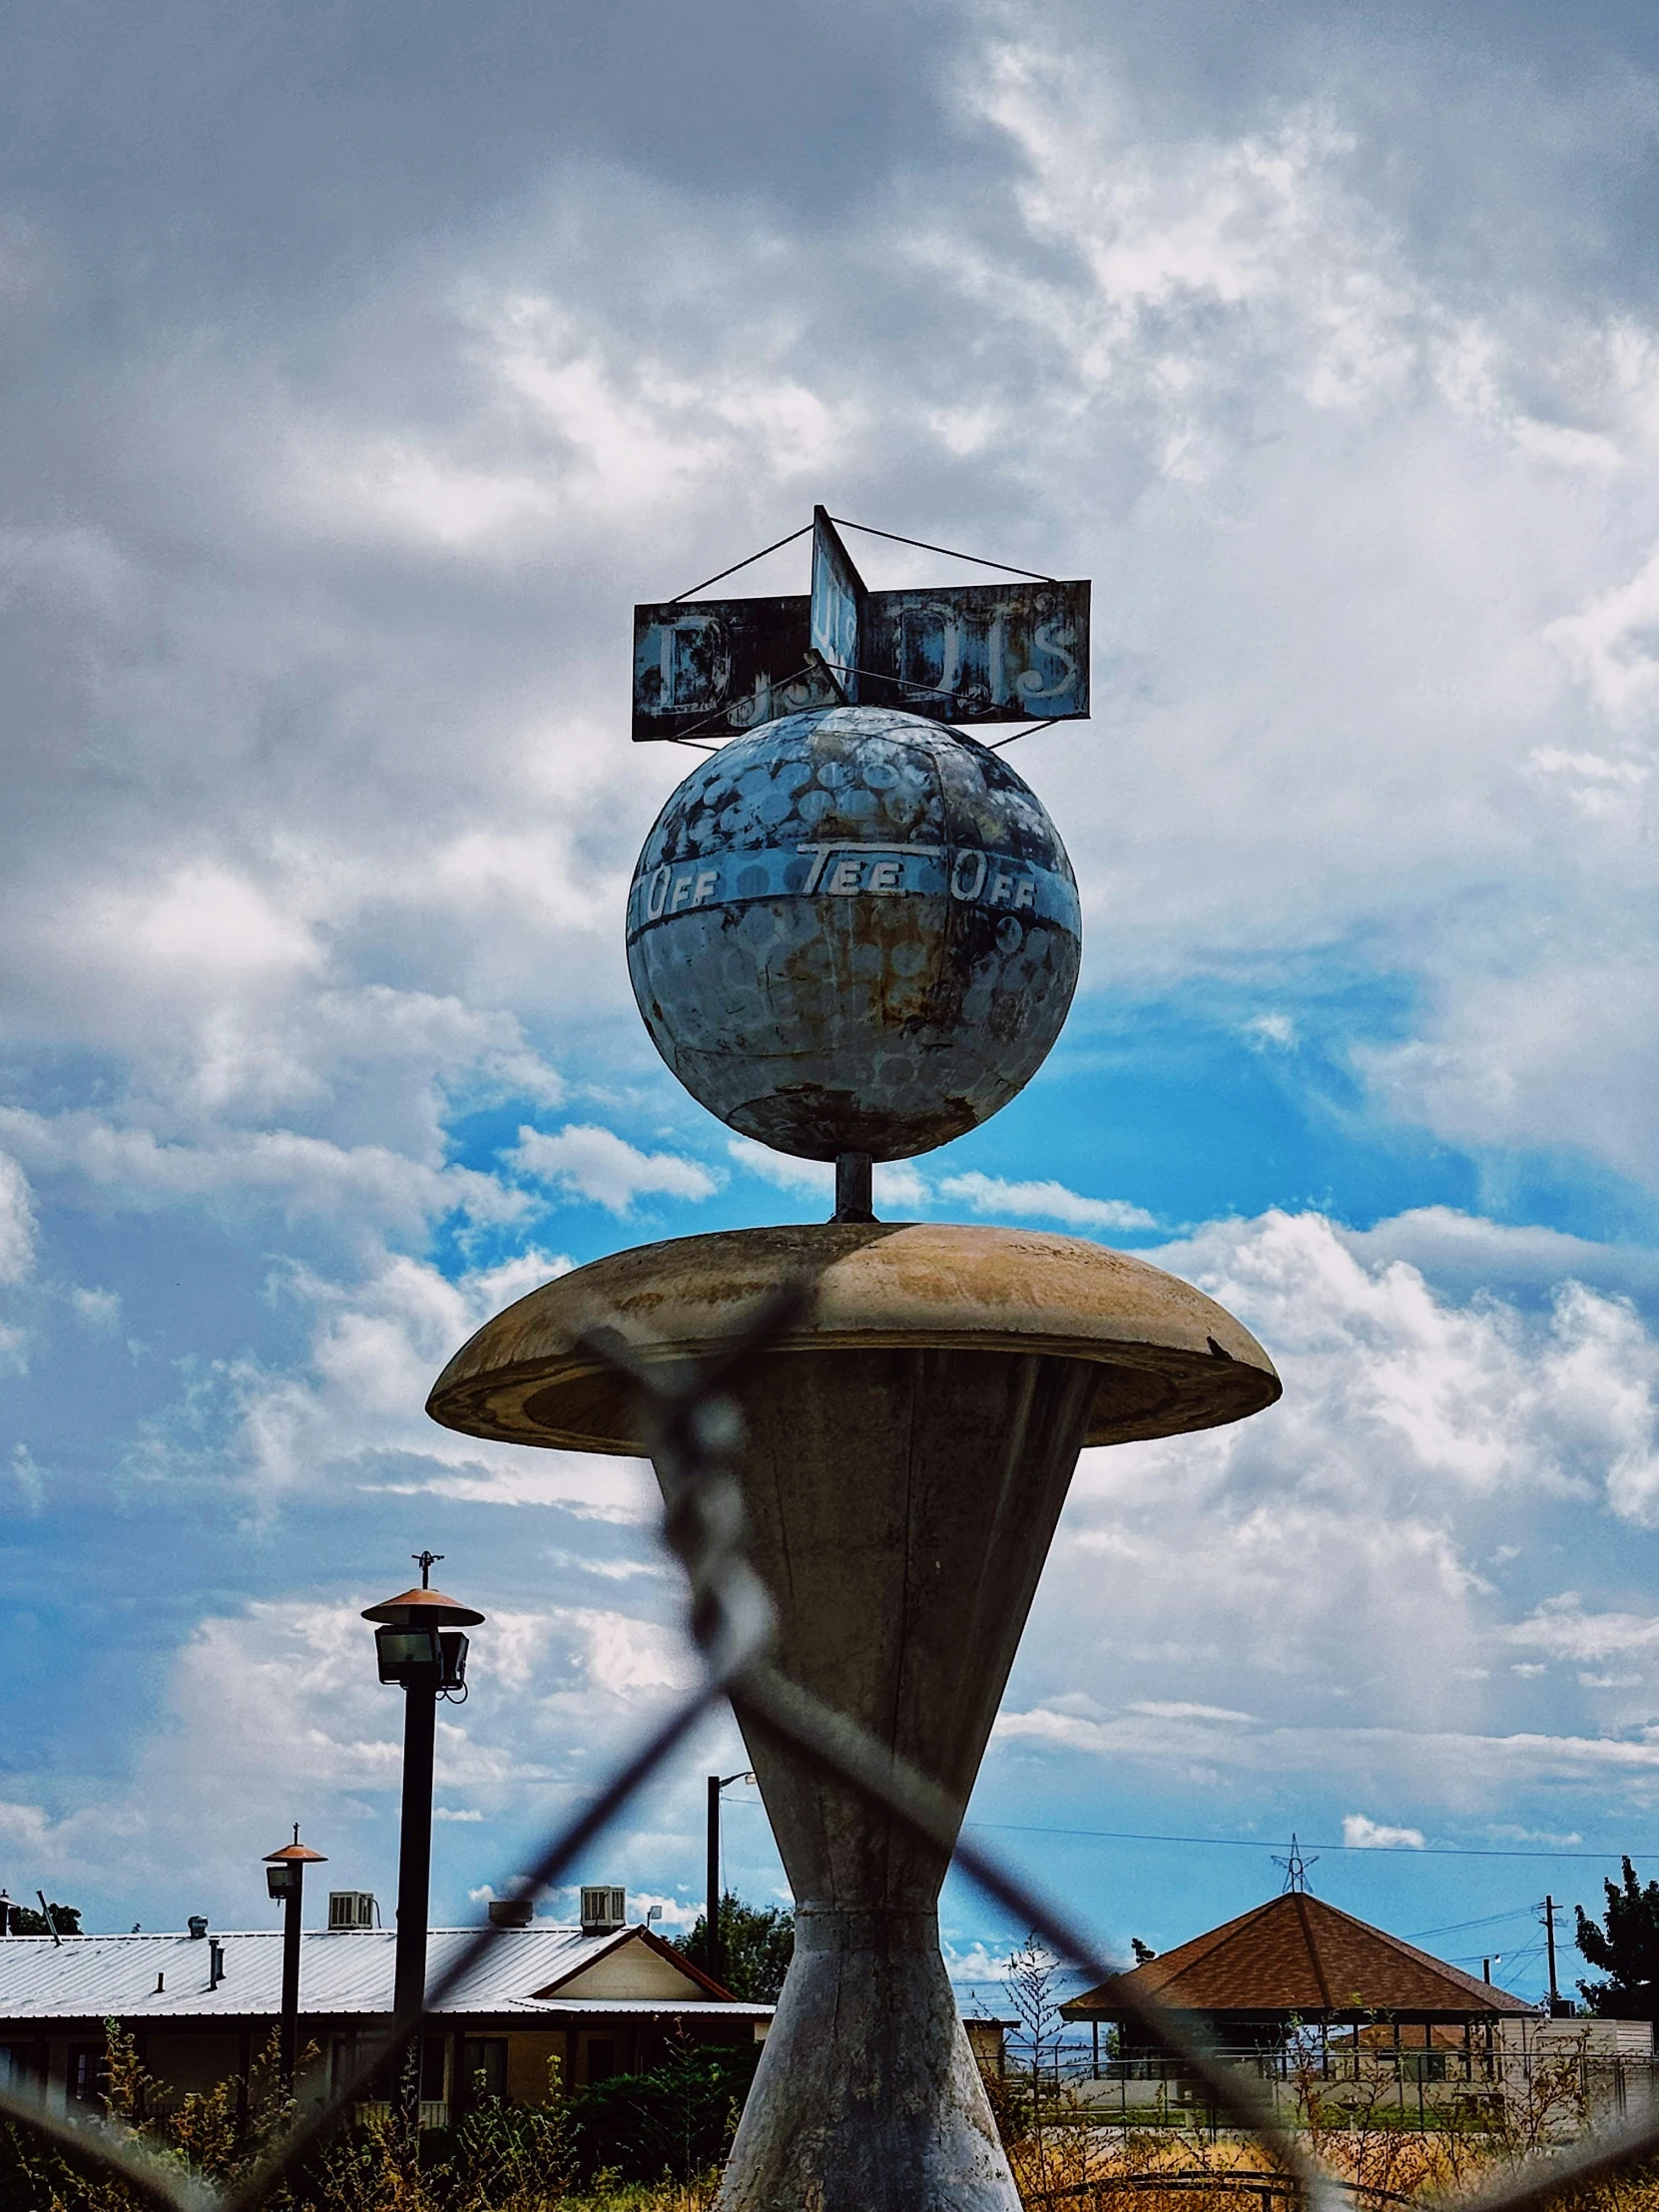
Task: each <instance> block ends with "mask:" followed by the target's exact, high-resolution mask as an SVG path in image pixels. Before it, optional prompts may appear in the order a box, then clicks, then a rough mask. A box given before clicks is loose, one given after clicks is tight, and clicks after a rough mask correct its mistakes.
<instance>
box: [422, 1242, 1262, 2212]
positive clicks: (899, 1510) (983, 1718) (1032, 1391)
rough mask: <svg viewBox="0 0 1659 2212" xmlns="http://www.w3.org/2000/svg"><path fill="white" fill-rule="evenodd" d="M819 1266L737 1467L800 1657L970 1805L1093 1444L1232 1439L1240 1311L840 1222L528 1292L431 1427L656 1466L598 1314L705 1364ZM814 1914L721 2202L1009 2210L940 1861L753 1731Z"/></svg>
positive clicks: (1028, 1256)
mask: <svg viewBox="0 0 1659 2212" xmlns="http://www.w3.org/2000/svg"><path fill="white" fill-rule="evenodd" d="M801 1272H807V1273H809V1274H811V1275H812V1276H813V1277H814V1278H815V1280H816V1282H817V1286H818V1298H817V1302H816V1306H815V1310H814V1311H813V1313H812V1314H811V1315H810V1316H809V1317H808V1318H807V1319H806V1320H805V1321H804V1322H803V1323H801V1324H800V1325H799V1326H798V1328H797V1329H796V1330H795V1331H794V1333H793V1334H792V1335H791V1337H790V1338H789V1339H788V1340H787V1342H786V1344H785V1345H783V1346H782V1347H781V1348H780V1349H779V1350H778V1351H777V1352H775V1353H773V1354H770V1355H769V1356H768V1357H767V1358H766V1359H764V1360H762V1361H760V1362H758V1363H757V1365H756V1368H755V1370H754V1371H753V1373H752V1374H751V1375H750V1377H749V1378H748V1379H747V1380H746V1382H745V1383H743V1385H742V1387H741V1391H740V1395H741V1398H742V1403H743V1409H744V1415H745V1423H746V1429H747V1440H746V1444H745V1447H744V1450H743V1452H742V1455H741V1458H740V1463H739V1477H740V1480H741V1482H742V1485H743V1490H744V1495H745V1500H746V1503H747V1507H748V1512H749V1522H750V1544H751V1551H752V1555H753V1557H754V1560H755V1564H756V1566H757V1568H758V1570H759V1572H760V1573H761V1575H762V1577H763V1579H764V1580H765V1581H766V1582H767V1584H768V1586H769V1588H770V1589H771V1591H772V1594H773V1597H774V1599H775V1601H776V1603H777V1607H778V1616H779V1642H778V1659H779V1663H780V1665H781V1666H782V1667H783V1669H784V1671H785V1672H786V1673H787V1674H789V1675H790V1676H791V1677H792V1678H793V1679H794V1680H795V1681H797V1682H799V1683H801V1684H803V1685H804V1686H805V1687H807V1688H808V1689H811V1690H814V1691H816V1692H817V1693H818V1694H819V1695H820V1696H821V1697H823V1698H824V1699H825V1700H826V1701H827V1702H828V1703H830V1704H831V1705H833V1706H835V1707H836V1708H837V1709H838V1710H839V1711H841V1712H843V1713H847V1714H849V1715H851V1716H852V1717H853V1718H855V1719H857V1720H858V1721H860V1722H861V1723H862V1724H863V1725H864V1727H866V1728H867V1729H869V1730H870V1731H871V1733H872V1734H874V1735H875V1736H876V1737H878V1738H879V1739H880V1740H881V1742H883V1743H885V1744H888V1745H890V1746H891V1747H892V1748H893V1749H895V1750H896V1751H898V1752H900V1753H902V1754H903V1756H904V1757H905V1758H907V1759H910V1760H912V1761H914V1763H915V1764H916V1765H917V1766H918V1767H920V1768H922V1769H923V1770H924V1771H925V1772H926V1773H928V1774H929V1775H931V1776H932V1777H933V1778H934V1779H935V1781H937V1782H938V1783H939V1784H940V1785H941V1786H942V1787H943V1788H944V1789H945V1790H946V1791H947V1792H948V1793H949V1794H950V1795H951V1796H952V1797H953V1798H954V1800H955V1801H956V1804H957V1806H958V1808H959V1809H965V1807H966V1804H967V1800H968V1795H969V1793H970V1791H971V1790H972V1787H973V1780H974V1776H975V1775H976V1773H977V1772H978V1768H979V1762H980V1759H981V1757H982V1756H983V1753H984V1749H985V1744H986V1741H987V1739H988V1737H989V1734H990V1729H991V1724H992V1722H993V1720H994V1719H995V1716H996V1709H997V1705H998V1702H999V1700H1000V1698H1001V1695H1002V1691H1003V1687H1004V1685H1005V1683H1006V1681H1007V1677H1008V1670H1009V1667H1010V1666H1011V1664H1012V1662H1013V1657H1014V1652H1015V1649H1016V1647H1017V1645H1018V1642H1019V1637H1020V1633H1021V1631H1022V1629H1023V1628H1024V1625H1025V1619H1026V1615H1027V1613H1028V1611H1029V1609H1030V1605H1031V1600H1032V1597H1033V1595H1034V1593H1035V1591H1036V1586H1037V1580H1038V1577H1039V1575H1040V1574H1041V1572H1042V1566H1043V1561H1044V1559H1045V1558H1046V1556H1047V1553H1048V1547H1049V1543H1050V1541H1051V1539H1052V1536H1053V1533H1054V1527H1055V1523H1056V1521H1057V1519H1058V1517H1059V1513H1060V1509H1061V1506H1062V1505H1063V1503H1064V1501H1065V1494H1066V1488H1067V1485H1068V1484H1069V1482H1070V1479H1071V1474H1072V1469H1073V1466H1074V1465H1075V1463H1076V1459H1077V1454H1078V1451H1079V1449H1080V1448H1081V1446H1082V1445H1083V1444H1084V1443H1085V1442H1093V1443H1107V1442H1117V1441H1122V1440H1125V1439H1126V1438H1129V1437H1132V1436H1155V1435H1168V1434H1171V1433H1174V1432H1176V1431H1178V1430H1183V1429H1192V1428H1203V1427H1209V1426H1213V1425H1216V1424H1217V1423H1220V1422H1223V1421H1228V1420H1236V1419H1239V1418H1241V1417H1243V1416H1244V1415H1245V1414H1247V1413H1250V1412H1254V1411H1256V1410H1258V1409H1259V1408H1260V1407H1261V1406H1263V1405H1266V1404H1269V1403H1271V1402H1272V1400H1273V1399H1274V1398H1275V1397H1277V1396H1278V1394H1279V1383H1278V1379H1277V1377H1276V1376H1275V1375H1274V1372H1273V1369H1272V1366H1271V1364H1270V1363H1269V1362H1268V1360H1267V1357H1266V1355H1265V1354H1264V1353H1263V1352H1262V1350H1261V1348H1260V1347H1259V1346H1258V1345H1257V1344H1256V1343H1255V1341H1254V1339H1253V1338H1251V1337H1250V1336H1249V1335H1248V1333H1247V1332H1246V1331H1245V1330H1243V1329H1242V1328H1241V1327H1240V1326H1239V1324H1238V1323H1237V1322H1235V1321H1234V1320H1232V1318H1231V1317H1230V1316H1229V1315H1227V1314H1226V1313H1224V1312H1223V1311H1222V1309H1221V1308H1220V1307H1218V1306H1216V1305H1215V1304H1214V1303H1213V1302H1212V1301H1210V1300H1209V1299H1206V1298H1204V1297H1203V1296H1202V1295H1201V1294H1200V1293H1199V1292H1197V1291H1194V1290H1192V1289H1191V1288H1190V1287H1189V1286H1188V1285H1186V1284H1183V1283H1179V1282H1177V1281H1176V1280H1175V1279H1174V1278H1173V1277H1171V1276H1167V1275H1164V1274H1163V1273H1162V1272H1161V1271H1160V1270H1158V1269H1155V1268H1150V1267H1147V1266H1146V1265H1145V1264H1144V1263H1142V1262H1139V1261H1134V1260H1130V1259H1127V1258H1125V1257H1124V1256H1122V1255H1120V1254H1116V1253H1109V1252H1106V1251H1104V1250H1102V1249H1101V1248H1100V1247H1099V1246H1096V1245H1090V1244H1085V1243H1083V1242H1081V1241H1080V1240H1076V1239H1071V1238H1062V1237H1044V1236H1036V1235H1031V1234H1026V1233H1022V1232H1016V1231H1010V1230H996V1229H959V1228H946V1227H938V1226H934V1225H930V1224H910V1225H896V1226H894V1225H885V1224H868V1225H861V1224H831V1225H828V1226H825V1227H812V1228H799V1229H784V1230H751V1231H740V1232H737V1233H735V1234H733V1235H729V1236H720V1237H696V1238H686V1239H684V1240H681V1241H678V1242H676V1243H674V1244H668V1245H658V1246H651V1247H647V1248H645V1249H644V1250H641V1251H638V1252H631V1253H621V1254H618V1255H616V1256H615V1257H614V1258H612V1259H609V1260H603V1261H598V1262H596V1263H594V1265H593V1266H591V1267H588V1268H583V1269H580V1270H578V1271H577V1272H576V1273H575V1274H572V1275H568V1276H565V1277H562V1278H561V1279H560V1280H559V1281H558V1282H556V1283H551V1284H548V1285H546V1286H544V1287H543V1288H542V1289H541V1290H539V1291H535V1292H532V1293H531V1295H530V1296H529V1298H527V1299H523V1300H520V1302H519V1303H518V1305H517V1306H515V1307H512V1308H509V1309H508V1311H507V1312H506V1313H504V1314H502V1315H500V1316H498V1317H497V1319H496V1320H495V1321H493V1322H491V1323H489V1324H488V1325H487V1327H486V1328H485V1329H483V1330H482V1331H480V1332H479V1334H478V1336H477V1337H475V1338H474V1339H473V1340H472V1342H471V1343H470V1344H469V1345H468V1346H466V1347H465V1348H464V1350H463V1351H462V1352H460V1353H458V1354H457V1355H456V1357H455V1359H454V1360H453V1361H451V1363H450V1365H449V1367H448V1368H447V1369H446V1370H445V1371H444V1374H443V1376H442V1377H441V1378H440V1379H439V1382H438V1383H437V1385H436V1387H435V1388H434V1390H433V1393H432V1397H431V1400H430V1410H431V1411H432V1413H433V1414H434V1416H435V1417H436V1418H438V1419H440V1420H443V1421H445V1422H447V1423H448V1424H449V1425H450V1426H453V1427H456V1428H461V1429H465V1430H467V1431H468V1432H470V1433H473V1434H482V1435H490V1436H498V1437H505V1438H511V1439H514V1440H517V1441H520V1442H535V1443H542V1444H552V1445H562V1446H564V1447H566V1448H576V1449H583V1450H598V1451H613V1452H614V1451H629V1450H637V1449H638V1448H639V1446H638V1438H637V1433H636V1423H635V1420H634V1418H633V1415H632V1411H631V1408H630V1406H629V1404H628V1402H627V1399H626V1396H625V1395H624V1393H622V1392H621V1391H620V1390H619V1389H618V1387H617V1385H616V1383H615V1382H614V1380H613V1379H612V1378H611V1377H609V1376H608V1375H606V1374H604V1373H603V1372H601V1371H598V1370H596V1369H595V1367H594V1365H593V1364H592V1362H591V1361H589V1360H588V1359H587V1358H586V1356H585V1355H582V1354H579V1353H577V1352H576V1351H575V1350H574V1346H575V1340H576V1338H577V1337H578V1336H579V1334H580V1333H581V1331H582V1330H583V1329H584V1328H587V1327H589V1326H591V1325H592V1324H593V1323H594V1322H595V1321H597V1320H600V1319H610V1320H615V1321H619V1322H620V1323H621V1324H622V1326H623V1327H624V1328H630V1327H632V1328H633V1329H634V1330H636V1331H649V1332H650V1333H651V1334H652V1336H653V1337H654V1338H655V1339H656V1350H655V1352H654V1353H653V1354H652V1357H654V1358H659V1359H663V1360H678V1359H685V1358H688V1357H692V1358H696V1357H703V1356H707V1355H708V1354H709V1353H711V1352H713V1351H715V1350H716V1349H718V1347H719V1346H720V1344H721V1343H722V1342H723V1341H725V1340H727V1339H729V1338H730V1336H731V1335H732V1334H733V1333H734V1332H735V1330H736V1329H738V1328H739V1327H741V1326H742V1323H743V1321H744V1319H745V1318H746V1317H747V1316H748V1315H749V1314H750V1313H752V1312H753V1311H754V1309H755V1306H756V1305H757V1303H758V1302H759V1301H760V1300H761V1299H762V1298H764V1297H765V1296H766V1295H767V1293H768V1292H769V1291H770V1290H772V1289H773V1288H774V1287H776V1285H777V1284H779V1283H780V1282H782V1281H784V1280H785V1279H786V1278H788V1277H789V1276H791V1275H793V1274H797V1273H801ZM744 1733H745V1738H746V1741H747V1743H748V1745H749V1752H750V1757H751V1759H752V1760H753V1762H754V1766H755V1771H756V1773H757V1775H758V1776H759V1778H760V1783H761V1790H762V1794H763V1796H764V1797H765V1800H766V1805H767V1810H768V1813H769V1815H770V1817H771V1820H772V1824H773V1830H774V1833H775V1835H776V1837H777V1839H778V1847H779V1850H780V1852H781V1853H782V1855H783V1859H784V1865H785V1868H786V1870H787V1872H788V1874H789V1877H790V1883H791V1887H792V1890H793V1892H794V1895H795V1898H796V1901H797V1916H798V1917H797V1930H798V1934H797V1950H796V1959H795V1963H794V1965H793V1966H792V1968H791V1970H790V1975H789V1979H788V1981H787V1983H786V1985H785V1989H784V1994H783V1998H782V2000H781V2002H780V2005H779V2009H778V2016H777V2019H776V2021H775V2023H774V2025H773V2029H772V2033H771V2035H770V2036H769V2038H768V2042H767V2048H766V2051H765V2053H764V2055H763V2058H762V2061H761V2068H760V2071H759V2074H758V2075H757V2078H756V2084H755V2089H754V2092H753V2093H752V2095H751V2097H750V2100H749V2105H748V2108H747V2110H746V2111H745V2114H744V2119H743V2124H742V2127H741V2128H740V2130H739V2133H738V2139H737V2142H736V2144H735V2146H734V2149H733V2153H732V2159H731V2164H730V2166H729V2169H728V2172H727V2177H726V2182H725V2186H724V2189H723V2192H722V2197H721V2202H722V2205H723V2206H724V2207H727V2208H728V2212H809V2208H810V2212H946V2208H947V2207H948V2208H950V2212H1015V2208H1016V2207H1017V2203H1018V2199H1017V2197H1016V2195H1015V2192H1014V2187H1013V2181H1012V2177H1011V2176H1010V2174H1009V2172H1008V2167H1007V2162H1006V2160H1005V2159H1004V2157H1003V2155H1002V2150H1001V2147H1000V2144H999V2143H998V2141H997V2138H996V2132H995V2128H994V2126H993V2124H992V2121H991V2116H990V2111H989V2108H988V2106H987V2104H986V2100H985V2096H984V2091H983V2089H982V2087H981V2085H980V2081H979V2076H978V2071H977V2068H976V2067H975V2065H974V2062H973V2060H972V2057H971V2055H970V2054H969V2051H968V2048H967V2041H966V2037H965V2035H964V2034H963V2032H962V2029H961V2026H960V2023H959V2021H958V2019H957V2016H956V2008H955V2003H954V2000H953V1998H952V1995H951V1991H950V1987H949V1984H948V1982H947V1980H946V1978H945V1973H944V1968H943V1965H942V1962H941V1960H940V1957H939V1949H938V1931H937V1922H936V1918H935V1909H936V1904H937V1899H938V1892H939V1886H940V1883H941V1882H942V1880H943V1877H944V1873H945V1866H946V1861H945V1858H944V1855H943V1854H941V1853H939V1852H938V1851H936V1850H934V1849H933V1848H932V1847H930V1846H927V1845H923V1844H920V1843H918V1842H917V1841H916V1840H915V1839H914V1838H913V1837H911V1836H910V1834H909V1833H908V1832H907V1831H905V1830H903V1829H902V1828H900V1827H899V1826H898V1825H897V1824H895V1823H894V1822H893V1821H892V1820H890V1819H889V1818H888V1816H886V1815H885V1814H884V1813H882V1812H881V1811H880V1810H879V1809H876V1808H872V1807H870V1806H869V1805H867V1804H866V1803H865V1802H864V1801H863V1800H862V1799H860V1798H859V1797H858V1796H857V1794H856V1793H855V1792H852V1791H849V1790H847V1789H846V1788H844V1787H843V1786H842V1785H840V1784H838V1783H835V1782H833V1781H830V1780H827V1779H825V1778H824V1777H822V1776H821V1775H819V1774H818V1773H817V1772H816V1771H815V1770H814V1769H813V1768H812V1767H811V1766H810V1765H809V1764H808V1763H807V1762H806V1761H805V1760H803V1759H801V1758H800V1757H799V1755H798V1754H797V1753H796V1752H795V1751H794V1750H793V1749H792V1748H791V1747H790V1746H789V1745H788V1744H787V1743H785V1742H782V1741H780V1740H778V1739H777V1738H775V1737H774V1736H773V1735H772V1733H771V1732H770V1731H769V1730H767V1729H766V1728H764V1727H761V1726H757V1725H754V1724H752V1723H746V1724H745V1730H744Z"/></svg>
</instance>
